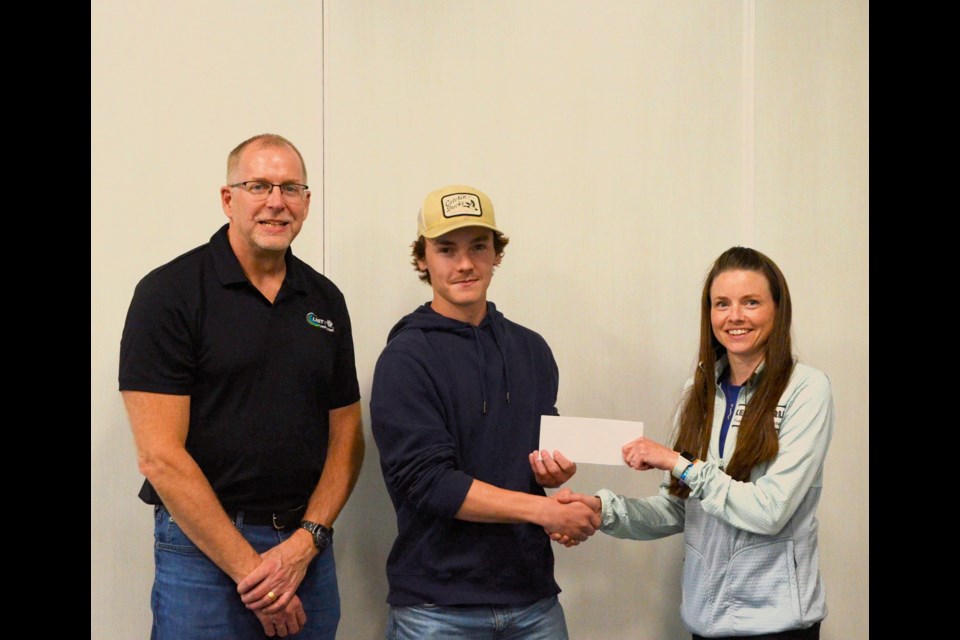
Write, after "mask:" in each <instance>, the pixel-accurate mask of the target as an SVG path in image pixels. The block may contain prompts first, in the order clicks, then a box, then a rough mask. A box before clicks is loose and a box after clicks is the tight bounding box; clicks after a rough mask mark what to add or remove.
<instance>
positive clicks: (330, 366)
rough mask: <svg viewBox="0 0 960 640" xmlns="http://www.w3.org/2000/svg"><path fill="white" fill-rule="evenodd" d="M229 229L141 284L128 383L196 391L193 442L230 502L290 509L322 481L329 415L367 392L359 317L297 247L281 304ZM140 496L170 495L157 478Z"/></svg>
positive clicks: (130, 328)
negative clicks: (247, 263)
mask: <svg viewBox="0 0 960 640" xmlns="http://www.w3.org/2000/svg"><path fill="white" fill-rule="evenodd" d="M227 227H228V225H224V226H223V227H222V228H221V229H220V230H219V231H217V233H216V234H214V235H213V237H212V238H210V242H209V243H207V244H204V245H202V246H200V247H197V248H196V249H193V250H192V251H189V252H187V253H185V254H184V255H182V256H180V257H179V258H176V259H175V260H173V261H171V262H169V263H167V264H165V265H163V266H162V267H159V268H157V269H154V270H153V271H151V272H150V273H149V274H147V275H146V276H145V277H144V278H143V279H142V280H141V281H140V283H139V284H138V285H137V288H136V290H135V292H134V294H133V300H132V301H131V303H130V308H129V310H128V311H127V319H126V323H125V325H124V328H123V336H122V338H121V341H120V375H119V381H120V390H121V391H127V390H130V391H149V392H154V393H167V394H174V395H189V396H190V428H189V431H188V434H187V442H186V448H187V451H188V452H189V453H190V455H191V456H193V458H194V459H195V460H196V462H197V464H198V465H199V466H200V469H201V470H202V471H203V473H204V475H205V476H206V477H207V480H209V481H210V484H211V485H212V486H213V490H214V492H215V493H216V494H217V497H218V498H219V499H220V502H221V503H222V504H223V506H224V507H225V508H226V509H227V510H228V511H232V510H236V509H257V510H269V511H274V510H281V509H290V508H294V507H297V506H299V505H301V504H304V503H306V501H307V499H308V498H309V496H310V494H311V493H312V492H313V489H314V488H315V487H316V485H317V482H318V481H319V479H320V473H321V471H322V470H323V465H324V460H325V459H326V455H327V436H328V433H329V421H328V413H327V412H328V411H330V410H331V409H335V408H338V407H343V406H347V405H349V404H352V403H354V402H356V401H357V400H359V399H360V388H359V384H358V382H357V371H356V364H355V362H354V351H353V337H352V332H351V328H350V317H349V315H348V313H347V305H346V302H345V300H344V297H343V294H342V293H341V292H340V290H339V289H338V288H337V287H336V285H334V284H333V282H331V281H330V280H329V279H327V278H326V277H325V276H324V275H322V274H321V273H319V272H317V271H315V270H314V269H313V268H311V267H310V266H309V265H307V264H306V263H305V262H303V261H302V260H300V259H299V258H297V257H295V256H294V255H293V252H292V251H291V250H289V249H288V250H287V254H286V258H285V259H286V263H287V274H286V277H285V279H284V281H283V285H282V286H281V287H280V291H279V293H278V294H277V297H276V300H275V301H274V303H273V304H271V303H270V302H269V301H268V300H267V299H266V298H265V297H264V296H263V295H262V294H261V293H260V292H259V291H258V290H257V289H256V288H255V287H254V286H253V285H252V284H250V282H249V281H248V280H247V278H246V276H245V275H244V273H243V270H242V269H241V268H240V262H239V261H238V260H237V257H236V256H235V255H234V253H233V250H232V249H231V247H230V243H229V241H228V239H227ZM140 498H141V499H142V500H143V501H144V502H147V503H149V504H159V503H160V498H159V496H158V495H157V493H156V491H154V489H153V487H152V486H151V485H150V483H149V481H144V484H143V488H142V489H141V491H140Z"/></svg>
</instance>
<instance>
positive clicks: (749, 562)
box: [596, 359, 834, 637]
mask: <svg viewBox="0 0 960 640" xmlns="http://www.w3.org/2000/svg"><path fill="white" fill-rule="evenodd" d="M724 365H725V359H721V361H720V362H718V363H717V371H723V370H724V368H725V366H724ZM759 375H762V368H760V369H758V371H757V373H756V374H754V377H753V378H752V379H751V380H750V381H749V382H748V383H747V384H746V385H744V387H743V388H742V389H741V390H740V395H739V397H738V399H737V405H738V407H737V409H738V410H737V413H736V414H735V417H734V421H733V423H732V424H731V425H730V429H729V431H728V433H727V438H726V442H725V444H724V454H725V456H724V459H723V460H721V459H720V457H719V440H720V425H721V423H722V421H723V414H724V407H725V405H726V401H725V399H724V395H723V391H722V390H721V389H720V385H719V384H717V387H716V394H717V396H716V401H715V405H714V421H713V428H712V430H711V438H710V447H709V453H708V456H707V460H706V461H698V462H697V463H696V464H695V465H694V466H693V468H692V469H691V470H690V472H689V473H688V474H687V477H686V484H687V485H689V486H690V489H691V491H690V496H689V497H688V498H687V499H686V500H681V499H679V498H677V497H675V496H671V495H670V494H669V493H668V489H669V486H670V475H671V472H664V480H663V482H662V483H661V485H660V492H659V493H658V495H656V496H652V497H649V498H627V497H624V496H621V495H616V494H614V493H613V492H611V491H609V490H607V489H601V490H600V491H598V492H597V494H596V495H597V496H599V497H600V500H601V501H602V503H603V507H602V510H601V518H602V523H601V526H600V530H601V531H603V532H604V533H607V534H609V535H611V536H614V537H617V538H630V539H635V540H652V539H656V538H662V537H665V536H669V535H672V534H675V533H680V532H681V531H682V532H683V533H684V543H685V557H684V563H683V597H682V602H681V606H680V615H681V618H682V620H683V622H684V624H685V625H686V626H687V628H688V629H689V630H690V631H691V632H692V633H695V634H697V635H701V636H704V637H711V636H728V635H754V634H761V633H775V632H777V631H785V630H789V629H799V628H806V627H808V626H810V625H812V624H814V623H815V622H817V621H819V620H822V619H823V618H824V617H826V614H827V605H826V597H825V593H824V587H823V579H822V576H821V574H820V566H819V552H818V547H817V528H818V523H817V518H816V511H817V505H818V504H819V502H820V492H821V490H822V488H823V463H824V459H825V457H826V454H827V449H828V447H829V445H830V439H831V436H832V435H833V423H834V407H833V395H832V392H831V388H830V381H829V379H828V378H827V376H826V375H825V374H824V373H822V372H821V371H818V370H817V369H814V368H812V367H809V366H806V365H803V364H800V363H797V364H796V365H795V367H794V371H793V374H792V375H791V377H790V382H789V383H788V385H787V388H786V390H785V391H784V392H783V395H782V396H781V398H780V402H779V403H778V407H777V410H778V414H779V421H778V428H779V432H780V451H779V453H778V454H777V456H776V458H774V459H773V460H771V461H769V462H768V463H764V464H761V465H758V466H757V467H755V468H754V469H753V470H752V471H751V474H750V479H751V481H750V482H738V481H736V480H734V479H733V478H731V477H730V476H729V475H727V474H726V473H724V471H723V465H724V462H725V461H729V460H730V457H731V456H732V455H733V452H734V450H735V447H736V440H737V424H738V423H739V414H742V411H740V409H741V405H743V404H745V403H749V401H750V397H751V395H752V393H753V390H754V388H755V386H754V383H755V382H756V377H757V376H759ZM691 384H692V380H688V381H687V387H688V388H689V386H690V385H691ZM688 464H689V463H688V462H687V461H686V460H683V459H681V460H680V462H679V463H678V465H677V467H678V469H675V470H674V472H673V473H677V474H678V471H682V470H683V468H684V467H686V466H687V465H688Z"/></svg>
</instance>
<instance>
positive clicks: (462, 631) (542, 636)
mask: <svg viewBox="0 0 960 640" xmlns="http://www.w3.org/2000/svg"><path fill="white" fill-rule="evenodd" d="M385 637H386V640H446V639H448V638H450V639H456V640H567V639H568V636H567V620H566V618H564V616H563V607H561V606H560V600H559V599H558V598H557V596H551V597H549V598H544V599H543V600H538V601H537V602H534V603H533V604H528V605H523V606H518V607H509V606H495V605H479V606H460V607H443V606H439V605H435V604H425V605H419V606H415V607H397V606H391V607H390V612H389V614H388V615H387V633H386V636H385Z"/></svg>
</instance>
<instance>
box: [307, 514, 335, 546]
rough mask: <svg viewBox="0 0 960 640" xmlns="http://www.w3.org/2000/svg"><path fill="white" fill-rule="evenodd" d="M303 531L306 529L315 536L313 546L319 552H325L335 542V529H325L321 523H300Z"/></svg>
mask: <svg viewBox="0 0 960 640" xmlns="http://www.w3.org/2000/svg"><path fill="white" fill-rule="evenodd" d="M300 528H301V529H306V530H307V531H309V532H310V535H312V536H313V544H314V546H315V547H316V548H317V551H323V550H324V549H326V548H327V547H328V546H330V543H331V542H333V529H332V528H329V527H325V526H323V525H322V524H320V523H319V522H310V521H309V520H304V521H303V522H301V523H300Z"/></svg>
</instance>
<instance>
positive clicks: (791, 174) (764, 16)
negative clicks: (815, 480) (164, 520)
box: [756, 0, 870, 638]
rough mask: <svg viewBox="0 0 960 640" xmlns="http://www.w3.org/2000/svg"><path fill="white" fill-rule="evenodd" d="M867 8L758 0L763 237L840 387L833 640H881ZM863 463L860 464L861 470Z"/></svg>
mask: <svg viewBox="0 0 960 640" xmlns="http://www.w3.org/2000/svg"><path fill="white" fill-rule="evenodd" d="M868 18H869V15H868V6H867V3H866V2H858V1H852V0H845V1H843V2H836V1H833V0H819V1H816V2H780V1H772V0H771V1H769V2H758V3H757V12H756V35H757V39H756V42H757V47H756V59H757V82H756V86H757V98H756V117H757V121H756V125H757V126H756V131H757V133H756V140H757V145H756V149H757V151H756V158H757V162H756V166H757V180H756V185H757V186H756V239H757V246H758V248H760V249H762V250H764V251H768V252H769V254H770V255H771V256H772V257H773V258H774V259H775V260H777V261H778V263H779V265H780V267H781V269H783V271H784V274H785V275H786V277H787V279H788V281H789V283H790V289H791V293H792V294H793V300H794V327H795V330H794V336H795V349H796V351H797V353H798V354H799V356H800V358H801V359H803V360H805V361H806V362H807V363H809V364H811V365H813V366H815V367H818V368H820V369H822V370H823V371H825V372H827V374H828V375H829V376H830V380H831V383H832V385H833V392H834V402H835V404H836V429H835V431H834V437H833V443H832V445H831V450H830V453H829V455H828V457H827V462H826V477H825V486H824V491H823V497H822V500H821V504H820V512H819V515H820V518H819V519H820V532H821V534H820V539H821V551H820V552H821V556H820V559H821V567H822V569H823V573H824V580H825V584H826V590H827V605H828V607H829V614H828V616H827V619H826V621H825V622H824V624H823V629H822V631H823V637H825V638H866V637H868V636H869V629H870V626H869V612H870V607H869V603H870V600H869V590H868V584H869V574H870V571H869V568H870V566H869V508H868V504H869V500H868V498H869V484H868V477H869V476H868V474H869V467H870V457H869V455H868V448H869V424H870V413H869V387H870V377H869V355H870V354H869V337H870V327H869V304H868V303H869V270H868V259H869V217H868V210H869V173H868V169H869V165H868V162H867V158H868V146H869V109H868V96H869V86H868V78H869V76H868V71H869V69H868V56H867V52H868V46H869V37H868V36H869V34H868ZM851 460H856V461H857V462H856V464H851V463H850V461H851Z"/></svg>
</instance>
